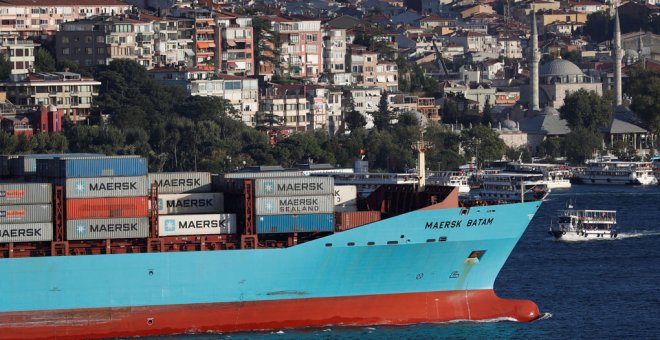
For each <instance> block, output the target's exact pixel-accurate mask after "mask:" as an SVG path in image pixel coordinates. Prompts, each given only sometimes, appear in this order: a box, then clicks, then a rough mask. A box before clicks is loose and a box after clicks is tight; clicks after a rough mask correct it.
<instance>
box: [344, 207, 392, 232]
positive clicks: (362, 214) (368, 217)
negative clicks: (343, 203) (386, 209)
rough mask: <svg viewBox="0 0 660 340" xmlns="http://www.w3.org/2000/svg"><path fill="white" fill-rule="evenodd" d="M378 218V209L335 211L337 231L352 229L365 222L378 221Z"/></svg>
mask: <svg viewBox="0 0 660 340" xmlns="http://www.w3.org/2000/svg"><path fill="white" fill-rule="evenodd" d="M380 219H381V213H380V211H353V212H337V213H335V222H336V223H337V231H344V230H348V229H353V228H355V227H359V226H362V225H365V224H369V223H373V222H378V221H380Z"/></svg>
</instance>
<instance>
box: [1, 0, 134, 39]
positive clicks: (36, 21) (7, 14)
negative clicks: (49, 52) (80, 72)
mask: <svg viewBox="0 0 660 340" xmlns="http://www.w3.org/2000/svg"><path fill="white" fill-rule="evenodd" d="M130 8H131V5H130V4H127V3H125V2H123V1H119V0H76V1H71V0H45V1H33V0H4V1H1V2H0V34H2V33H5V32H10V33H18V35H19V36H20V37H21V38H41V39H46V38H48V37H50V36H52V35H54V34H55V32H57V30H58V28H59V25H61V24H62V23H65V22H68V21H75V20H80V19H85V18H88V17H91V16H94V15H112V14H121V13H124V12H126V11H128V10H129V9H130Z"/></svg>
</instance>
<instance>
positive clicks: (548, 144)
mask: <svg viewBox="0 0 660 340" xmlns="http://www.w3.org/2000/svg"><path fill="white" fill-rule="evenodd" d="M537 154H538V155H539V156H541V157H549V158H551V159H555V158H558V157H560V156H561V141H560V139H559V138H557V137H548V138H546V139H545V140H544V141H543V142H541V145H539V149H538V153H537Z"/></svg>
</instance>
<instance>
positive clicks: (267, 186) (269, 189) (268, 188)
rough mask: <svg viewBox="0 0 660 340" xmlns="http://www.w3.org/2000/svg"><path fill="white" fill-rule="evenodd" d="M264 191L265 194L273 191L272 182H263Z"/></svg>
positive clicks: (273, 185)
mask: <svg viewBox="0 0 660 340" xmlns="http://www.w3.org/2000/svg"><path fill="white" fill-rule="evenodd" d="M264 192H265V193H267V194H272V193H274V192H275V184H273V182H265V183H264Z"/></svg>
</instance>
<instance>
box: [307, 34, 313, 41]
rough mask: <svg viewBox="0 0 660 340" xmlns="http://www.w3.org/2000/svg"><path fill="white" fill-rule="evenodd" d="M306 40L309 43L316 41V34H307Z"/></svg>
mask: <svg viewBox="0 0 660 340" xmlns="http://www.w3.org/2000/svg"><path fill="white" fill-rule="evenodd" d="M305 40H307V41H316V34H307V36H306V37H305Z"/></svg>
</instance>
